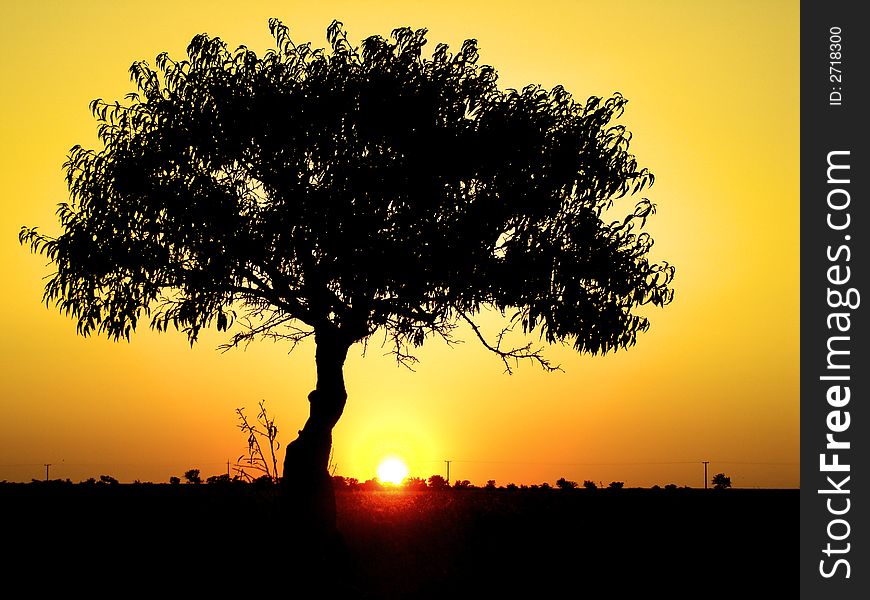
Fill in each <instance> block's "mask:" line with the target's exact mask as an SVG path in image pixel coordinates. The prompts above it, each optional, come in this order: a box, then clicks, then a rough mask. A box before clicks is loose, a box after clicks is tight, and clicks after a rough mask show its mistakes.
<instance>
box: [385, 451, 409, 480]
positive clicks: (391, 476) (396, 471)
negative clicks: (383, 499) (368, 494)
mask: <svg viewBox="0 0 870 600" xmlns="http://www.w3.org/2000/svg"><path fill="white" fill-rule="evenodd" d="M407 476H408V465H406V464H405V461H403V460H402V459H401V458H398V457H396V456H390V457H387V458H385V459H384V460H382V461H381V464H380V465H378V479H380V480H381V482H382V483H392V484H393V485H399V484H400V483H402V482H403V481H404V480H405V477H407Z"/></svg>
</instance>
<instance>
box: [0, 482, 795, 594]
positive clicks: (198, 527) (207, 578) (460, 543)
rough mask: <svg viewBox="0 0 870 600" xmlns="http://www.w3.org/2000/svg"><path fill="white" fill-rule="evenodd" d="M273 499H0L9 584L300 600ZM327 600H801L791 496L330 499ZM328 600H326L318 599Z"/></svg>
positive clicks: (226, 489)
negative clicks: (335, 538)
mask: <svg viewBox="0 0 870 600" xmlns="http://www.w3.org/2000/svg"><path fill="white" fill-rule="evenodd" d="M275 492H276V489H275V488H268V487H267V488H264V489H258V488H256V487H254V486H250V485H197V486H195V485H175V486H170V485H168V484H160V485H151V484H130V485H124V484H121V485H81V484H77V485H69V484H62V483H60V482H57V483H54V482H52V483H40V484H0V510H2V515H3V517H2V519H3V520H2V522H3V532H2V548H3V550H4V552H3V554H4V555H6V556H7V557H6V558H4V559H3V560H2V562H0V570H2V571H3V573H2V575H3V580H4V583H5V584H6V585H7V586H8V585H9V584H10V582H14V581H20V582H21V583H23V584H24V586H25V588H24V589H25V590H27V589H30V590H33V591H36V590H48V589H53V590H60V591H63V590H67V591H72V590H74V589H75V590H81V591H86V592H88V593H89V594H90V595H91V596H94V595H96V596H98V597H119V596H120V597H123V596H126V595H142V594H147V593H154V592H161V595H162V594H165V593H170V592H173V594H172V595H173V596H174V595H175V594H176V593H179V592H185V591H187V592H190V593H195V594H196V596H197V597H201V596H203V595H207V594H211V593H216V594H218V595H219V596H220V597H224V596H226V595H228V594H229V593H232V592H239V593H242V592H244V593H245V594H246V595H262V594H269V595H272V592H275V593H277V594H280V596H281V597H282V598H288V597H289V598H308V597H314V596H315V594H314V593H313V592H311V591H309V589H307V588H306V587H305V586H306V584H305V583H304V581H305V579H304V577H303V576H304V575H305V573H307V572H309V571H306V572H300V571H299V568H298V567H297V563H292V562H290V561H289V560H288V553H289V552H290V551H291V550H292V549H293V548H294V543H293V539H292V534H290V535H281V534H280V532H279V529H280V523H281V519H280V513H279V510H278V506H279V505H278V504H277V503H276V502H275V496H274V494H275ZM337 502H338V513H339V517H338V518H339V528H340V530H341V532H342V534H343V543H342V544H341V545H340V546H339V548H340V549H339V550H337V551H334V552H332V553H331V554H330V555H329V559H328V561H327V562H326V563H325V565H324V573H325V578H324V583H325V585H326V587H327V589H324V590H320V591H321V594H318V595H319V596H321V597H339V596H347V597H354V598H435V597H439V598H440V597H445V596H446V597H452V598H462V597H471V596H475V597H480V598H492V597H496V596H504V597H508V598H514V597H532V598H538V597H544V596H557V597H568V598H581V597H587V596H590V595H603V596H607V597H612V598H634V597H639V596H655V597H663V598H695V597H699V596H703V595H708V594H709V593H711V592H719V594H720V595H721V594H724V593H728V594H731V595H734V596H736V597H741V598H755V597H762V594H767V593H771V592H773V593H775V597H777V598H789V597H797V592H798V538H799V526H798V510H799V499H798V490H694V489H677V490H640V489H625V490H573V491H563V490H517V491H507V490H495V491H488V490H479V489H478V490H449V491H443V492H360V491H356V492H339V493H338V499H337ZM324 594H325V595H324Z"/></svg>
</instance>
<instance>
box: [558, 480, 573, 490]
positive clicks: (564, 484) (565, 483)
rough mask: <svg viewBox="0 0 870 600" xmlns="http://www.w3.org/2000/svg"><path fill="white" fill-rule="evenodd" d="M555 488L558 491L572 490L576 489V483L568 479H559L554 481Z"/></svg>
mask: <svg viewBox="0 0 870 600" xmlns="http://www.w3.org/2000/svg"><path fill="white" fill-rule="evenodd" d="M556 487H557V488H559V489H560V490H573V489H574V488H576V487H577V482H576V481H570V480H568V479H565V478H564V477H560V478H559V479H557V480H556Z"/></svg>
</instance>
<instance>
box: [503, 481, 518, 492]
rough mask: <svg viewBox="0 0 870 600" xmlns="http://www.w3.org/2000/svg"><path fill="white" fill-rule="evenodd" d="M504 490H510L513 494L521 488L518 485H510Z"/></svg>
mask: <svg viewBox="0 0 870 600" xmlns="http://www.w3.org/2000/svg"><path fill="white" fill-rule="evenodd" d="M504 489H506V490H508V491H509V492H513V491H516V490H518V489H520V488H519V487H517V484H515V483H509V484H507V485H506V486H504Z"/></svg>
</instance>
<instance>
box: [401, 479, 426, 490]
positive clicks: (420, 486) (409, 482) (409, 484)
mask: <svg viewBox="0 0 870 600" xmlns="http://www.w3.org/2000/svg"><path fill="white" fill-rule="evenodd" d="M403 486H404V487H405V488H406V489H408V490H410V491H412V492H422V491H426V490H427V489H429V486H427V485H426V480H425V479H423V478H422V477H408V478H406V479H405V482H404V484H403Z"/></svg>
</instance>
